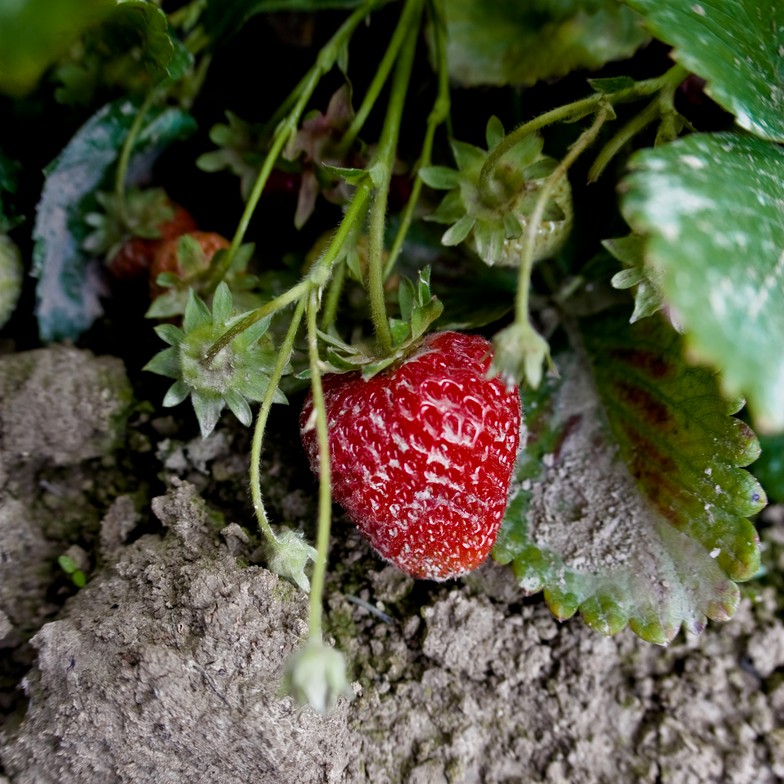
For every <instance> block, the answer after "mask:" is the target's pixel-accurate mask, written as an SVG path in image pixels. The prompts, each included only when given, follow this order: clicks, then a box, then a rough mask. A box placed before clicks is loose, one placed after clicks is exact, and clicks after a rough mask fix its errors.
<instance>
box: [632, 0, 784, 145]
mask: <svg viewBox="0 0 784 784" xmlns="http://www.w3.org/2000/svg"><path fill="white" fill-rule="evenodd" d="M627 2H628V3H629V5H631V6H632V7H633V8H636V9H637V10H638V11H639V12H640V13H641V14H643V15H644V16H645V19H646V22H647V24H648V27H650V29H651V30H652V31H653V33H654V35H656V37H657V38H660V39H661V40H662V41H665V42H666V43H668V44H670V45H671V46H674V47H675V49H674V52H673V56H674V57H675V59H676V60H677V61H678V62H680V63H682V64H683V65H684V66H685V67H686V68H688V69H689V70H690V71H692V72H693V73H695V74H697V76H701V77H702V78H703V79H705V80H706V86H705V92H706V93H708V95H710V96H711V98H713V100H714V101H716V103H718V104H719V105H720V106H722V107H723V108H725V109H726V110H727V111H729V112H731V113H732V114H733V115H734V116H735V119H736V121H737V123H738V125H740V126H741V128H745V129H746V130H748V131H751V132H752V133H754V134H756V135H757V136H761V137H762V138H763V139H770V140H773V141H779V142H781V141H784V57H782V47H783V46H784V37H783V35H784V34H783V32H782V31H784V4H782V3H781V2H776V1H775V0H774V1H773V2H771V0H697V1H696V2H693V3H689V2H682V0H627Z"/></svg>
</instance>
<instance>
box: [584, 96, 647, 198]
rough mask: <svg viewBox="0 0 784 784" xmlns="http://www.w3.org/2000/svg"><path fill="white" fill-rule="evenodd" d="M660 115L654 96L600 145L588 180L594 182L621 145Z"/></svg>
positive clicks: (619, 149)
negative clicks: (602, 145) (605, 142)
mask: <svg viewBox="0 0 784 784" xmlns="http://www.w3.org/2000/svg"><path fill="white" fill-rule="evenodd" d="M659 115H660V107H659V100H658V98H655V99H654V100H653V101H651V102H650V103H649V104H648V105H647V106H646V107H645V108H644V109H643V110H642V111H641V112H638V113H637V114H636V115H634V117H632V118H631V120H629V122H627V123H626V124H625V125H624V126H623V127H622V128H620V129H619V130H618V132H617V133H616V134H615V135H614V136H613V137H612V138H611V139H610V140H609V141H608V142H607V144H605V145H604V147H602V149H601V150H600V151H599V154H598V155H597V156H596V160H594V162H593V164H592V166H591V168H590V170H589V172H588V182H596V180H598V179H599V177H601V175H602V172H603V171H604V170H605V168H606V167H607V164H609V163H610V161H611V160H612V159H613V158H614V157H615V156H616V155H617V154H618V153H619V152H620V151H621V149H622V148H623V146H624V145H625V144H626V143H627V142H628V141H630V140H631V139H633V138H634V137H635V136H636V135H637V134H638V133H640V131H642V130H644V129H645V128H646V127H647V126H648V125H650V124H651V123H652V122H653V121H654V120H656V118H657V117H659Z"/></svg>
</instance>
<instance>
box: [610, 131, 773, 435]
mask: <svg viewBox="0 0 784 784" xmlns="http://www.w3.org/2000/svg"><path fill="white" fill-rule="evenodd" d="M631 165H632V169H633V172H632V174H631V175H630V176H629V177H627V179H626V180H625V182H624V191H625V193H624V197H623V200H622V206H623V210H624V214H625V215H626V217H627V219H628V220H629V222H630V223H631V224H632V226H633V227H634V228H635V229H636V230H637V231H638V232H639V233H640V234H643V235H645V237H646V238H647V242H646V246H645V258H646V264H647V266H648V268H649V269H651V270H652V272H651V275H653V276H655V279H656V280H657V281H658V286H659V287H660V289H661V291H662V293H663V294H664V297H665V298H666V300H667V302H668V303H669V304H670V305H671V306H672V308H673V309H674V310H675V313H676V316H677V319H678V322H679V323H680V324H681V326H682V327H683V329H684V330H685V331H686V338H687V345H688V346H689V349H690V352H691V354H692V356H693V357H695V358H697V359H699V360H701V361H704V362H708V363H710V364H711V365H714V366H716V367H718V368H720V369H721V380H722V384H723V386H724V388H725V390H726V392H727V394H728V395H730V396H732V395H738V394H742V395H745V396H747V397H748V400H749V405H750V406H751V410H752V412H753V413H754V415H755V417H756V420H757V423H758V424H759V425H760V426H762V427H764V428H775V429H779V430H780V429H782V428H784V354H782V352H781V346H782V345H784V308H783V307H782V305H781V303H782V298H784V256H782V248H784V220H782V214H781V204H782V199H783V198H784V149H782V148H781V147H779V146H777V145H773V144H769V143H767V142H763V141H761V140H759V139H755V138H752V137H747V136H742V135H739V134H733V133H724V134H693V135H691V136H689V137H687V138H685V139H681V140H679V141H677V142H675V143H673V144H670V145H667V146H664V147H661V148H658V149H653V150H644V151H642V152H640V153H639V154H638V155H637V156H635V157H634V158H633V159H632V161H631Z"/></svg>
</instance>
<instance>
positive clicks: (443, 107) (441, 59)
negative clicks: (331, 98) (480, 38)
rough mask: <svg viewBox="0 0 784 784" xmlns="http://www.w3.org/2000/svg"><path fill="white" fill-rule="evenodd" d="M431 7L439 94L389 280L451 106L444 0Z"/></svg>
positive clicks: (390, 261)
mask: <svg viewBox="0 0 784 784" xmlns="http://www.w3.org/2000/svg"><path fill="white" fill-rule="evenodd" d="M428 5H429V7H430V19H431V23H432V31H433V33H432V34H433V48H434V51H435V60H436V69H437V73H438V94H437V95H436V100H435V103H434V104H433V108H432V109H431V110H430V114H429V115H428V118H427V127H426V128H425V137H424V139H423V141H422V153H421V154H420V156H419V160H418V161H417V163H416V166H415V167H414V172H413V175H414V179H413V184H412V187H411V195H410V197H409V199H408V203H407V204H406V206H405V209H404V210H403V213H402V215H401V216H400V226H399V227H398V230H397V234H396V235H395V239H394V242H393V243H392V247H391V248H390V250H389V257H388V258H387V263H386V267H385V269H384V278H385V279H386V278H387V277H389V275H390V274H391V273H392V270H393V269H394V267H395V263H396V262H397V258H398V256H399V255H400V251H401V250H402V248H403V243H404V242H405V239H406V235H407V234H408V230H409V228H410V227H411V222H412V220H413V217H414V210H415V209H416V205H417V202H418V201H419V195H420V193H421V192H422V186H423V184H424V183H423V182H422V180H421V179H420V178H419V177H417V176H416V172H417V171H418V170H419V169H421V168H423V167H425V166H429V165H430V162H431V155H432V152H433V141H434V139H435V135H436V131H437V130H438V128H439V126H440V125H441V124H442V123H443V122H445V121H446V120H447V119H448V118H449V107H450V91H449V72H448V67H447V60H446V21H445V18H444V9H443V0H430V1H429V3H428Z"/></svg>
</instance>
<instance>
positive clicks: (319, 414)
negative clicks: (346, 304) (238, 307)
mask: <svg viewBox="0 0 784 784" xmlns="http://www.w3.org/2000/svg"><path fill="white" fill-rule="evenodd" d="M318 307H319V296H318V292H317V291H316V290H315V289H314V290H313V291H311V293H310V296H309V297H308V306H307V322H308V358H309V360H310V389H311V394H312V396H313V413H314V416H315V428H316V435H317V438H318V445H319V505H318V532H317V534H316V560H315V562H314V564H313V579H312V581H311V589H310V597H309V602H310V603H309V612H308V632H309V636H310V639H311V640H321V619H322V613H323V609H322V606H321V603H322V598H323V593H324V579H325V576H326V572H327V554H328V551H329V531H330V528H331V526H332V473H331V467H330V459H329V432H328V429H327V412H326V406H325V403H324V390H323V388H322V386H321V360H320V358H319V350H318V325H317V322H316V319H317V316H318Z"/></svg>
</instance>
